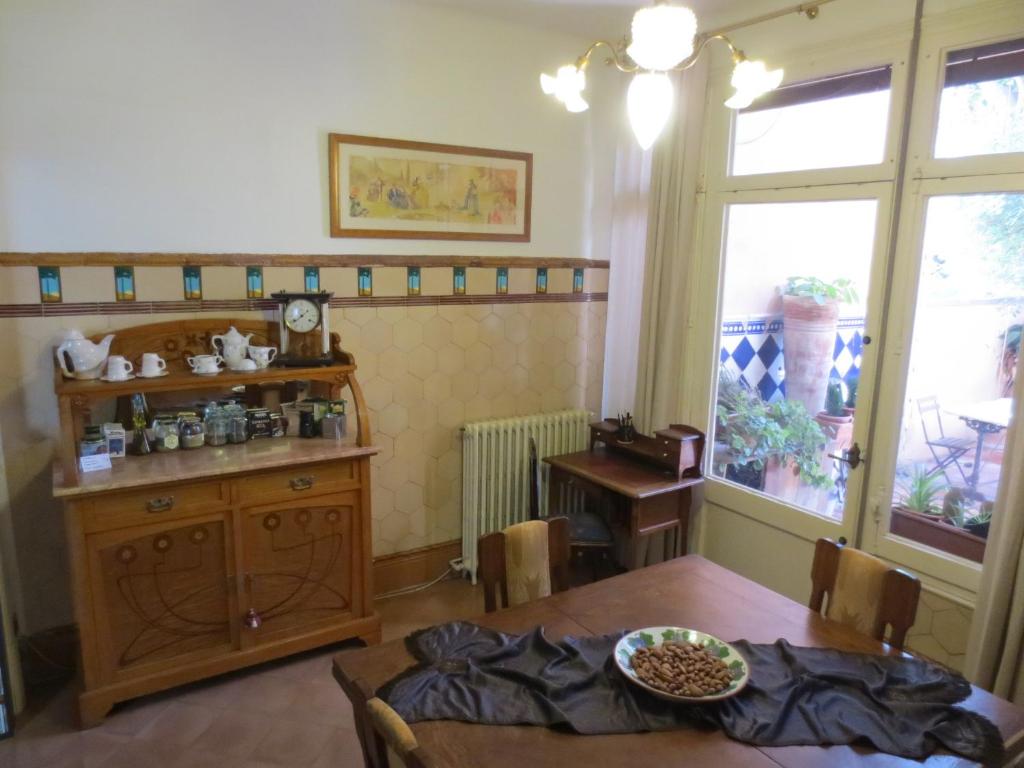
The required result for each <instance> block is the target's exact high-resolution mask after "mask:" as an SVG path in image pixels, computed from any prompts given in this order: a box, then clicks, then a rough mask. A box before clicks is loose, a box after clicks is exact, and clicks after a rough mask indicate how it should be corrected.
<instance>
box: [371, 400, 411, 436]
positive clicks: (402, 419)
mask: <svg viewBox="0 0 1024 768" xmlns="http://www.w3.org/2000/svg"><path fill="white" fill-rule="evenodd" d="M377 421H378V422H379V423H378V429H380V431H381V432H383V433H384V434H385V435H391V436H392V437H398V436H399V435H400V434H402V433H403V432H404V431H405V430H406V428H407V427H408V426H409V412H408V411H407V410H406V408H405V406H404V405H399V404H398V403H391V404H390V405H389V406H388V407H387V408H385V409H384V410H383V411H381V412H380V416H379V417H378V419H377Z"/></svg>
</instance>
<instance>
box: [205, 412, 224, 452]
mask: <svg viewBox="0 0 1024 768" xmlns="http://www.w3.org/2000/svg"><path fill="white" fill-rule="evenodd" d="M203 426H204V427H205V429H206V444H207V445H224V444H225V443H226V442H227V441H228V419H227V416H226V415H225V414H224V411H223V410H222V409H221V408H216V409H209V408H208V409H207V416H206V418H205V419H204V420H203Z"/></svg>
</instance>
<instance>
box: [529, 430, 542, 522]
mask: <svg viewBox="0 0 1024 768" xmlns="http://www.w3.org/2000/svg"><path fill="white" fill-rule="evenodd" d="M529 481H530V519H531V520H539V519H540V486H541V482H540V457H539V456H538V454H537V441H536V440H534V439H533V438H532V437H531V438H530V475H529Z"/></svg>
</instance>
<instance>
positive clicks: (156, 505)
mask: <svg viewBox="0 0 1024 768" xmlns="http://www.w3.org/2000/svg"><path fill="white" fill-rule="evenodd" d="M173 506H174V497H173V496H160V497H158V498H156V499H150V500H149V501H147V502H146V511H147V512H166V511H168V510H169V509H171V508H172V507H173Z"/></svg>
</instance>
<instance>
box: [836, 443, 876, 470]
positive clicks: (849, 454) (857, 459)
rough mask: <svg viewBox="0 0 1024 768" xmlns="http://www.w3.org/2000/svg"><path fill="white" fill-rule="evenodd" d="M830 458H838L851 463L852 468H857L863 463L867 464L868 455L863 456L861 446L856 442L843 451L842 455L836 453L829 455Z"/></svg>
mask: <svg viewBox="0 0 1024 768" xmlns="http://www.w3.org/2000/svg"><path fill="white" fill-rule="evenodd" d="M828 457H829V458H830V459H838V460H839V461H845V462H846V463H847V464H849V465H850V469H856V468H857V467H859V466H860V465H861V464H867V463H868V460H867V457H865V456H862V455H861V452H860V446H859V445H857V444H856V443H854V444H853V445H852V446H851V447H850V448H848V449H846V450H845V451H843V452H842V454H841V455H839V456H837V455H836V454H834V453H830V454H829V455H828Z"/></svg>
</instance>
